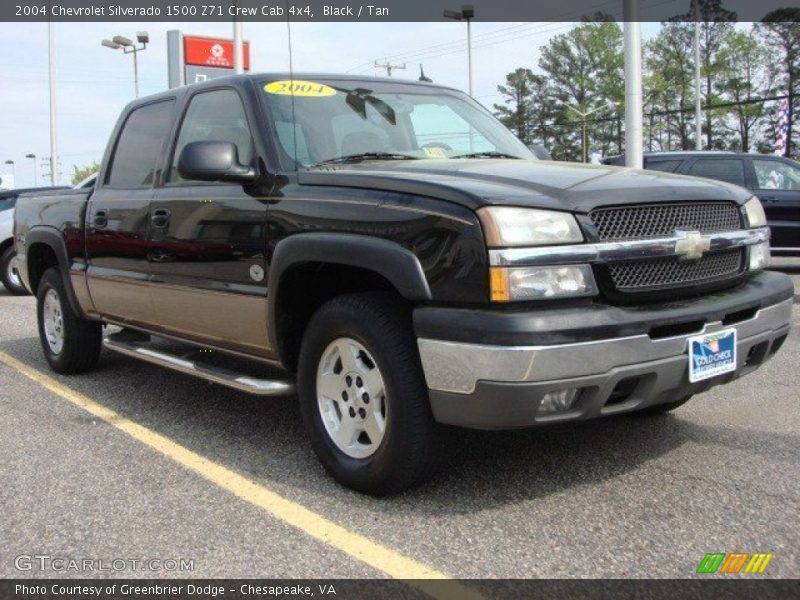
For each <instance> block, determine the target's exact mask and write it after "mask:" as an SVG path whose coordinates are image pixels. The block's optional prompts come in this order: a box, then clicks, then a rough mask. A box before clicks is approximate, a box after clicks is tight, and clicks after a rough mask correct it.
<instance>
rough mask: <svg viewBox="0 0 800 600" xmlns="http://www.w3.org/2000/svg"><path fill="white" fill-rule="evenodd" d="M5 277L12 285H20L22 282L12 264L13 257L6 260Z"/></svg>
mask: <svg viewBox="0 0 800 600" xmlns="http://www.w3.org/2000/svg"><path fill="white" fill-rule="evenodd" d="M6 278H7V279H8V282H9V283H10V284H11V285H13V286H14V287H22V282H21V281H20V279H19V273H18V272H17V269H16V267H15V266H14V260H13V259H12V260H10V261H8V265H7V266H6Z"/></svg>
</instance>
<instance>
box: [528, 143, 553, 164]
mask: <svg viewBox="0 0 800 600" xmlns="http://www.w3.org/2000/svg"><path fill="white" fill-rule="evenodd" d="M528 149H529V150H530V151H531V152H533V155H534V156H535V157H536V158H538V159H539V160H552V159H553V157H552V156H550V151H549V150H548V149H547V148H545V147H544V146H543V145H542V144H531V145H530V146H528Z"/></svg>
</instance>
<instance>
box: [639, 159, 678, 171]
mask: <svg viewBox="0 0 800 600" xmlns="http://www.w3.org/2000/svg"><path fill="white" fill-rule="evenodd" d="M679 164H681V160H680V159H674V160H648V161H647V164H646V165H645V168H646V169H650V170H652V171H664V172H665V173H674V172H675V169H677V168H678V165H679Z"/></svg>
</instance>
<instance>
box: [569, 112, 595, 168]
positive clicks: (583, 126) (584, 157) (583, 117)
mask: <svg viewBox="0 0 800 600" xmlns="http://www.w3.org/2000/svg"><path fill="white" fill-rule="evenodd" d="M567 108H568V109H570V110H571V111H572V112H574V113H575V114H576V115H578V116H579V117H580V118H581V162H584V163H586V162H589V156H588V152H587V151H588V148H587V145H588V144H587V139H586V117H588V116H589V115H591V114H592V113H596V112H597V111H598V110H600V109H601V108H603V107H602V106H598V107H597V108H593V109H591V110H587V111H586V112H583V111H581V110H579V109H577V108H575V107H574V106H570V105H569V104H567Z"/></svg>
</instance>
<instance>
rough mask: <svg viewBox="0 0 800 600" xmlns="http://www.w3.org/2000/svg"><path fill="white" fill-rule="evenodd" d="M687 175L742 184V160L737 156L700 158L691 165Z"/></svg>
mask: <svg viewBox="0 0 800 600" xmlns="http://www.w3.org/2000/svg"><path fill="white" fill-rule="evenodd" d="M689 175H696V176H697V177H708V178H709V179H718V180H719V181H727V182H728V183H734V184H736V185H741V186H744V161H743V160H741V159H739V158H715V159H711V158H705V159H703V158H701V159H700V160H696V161H695V162H694V164H693V165H692V166H691V168H690V169H689Z"/></svg>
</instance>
